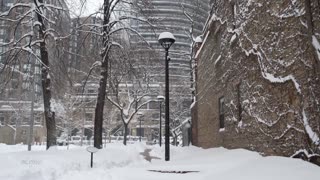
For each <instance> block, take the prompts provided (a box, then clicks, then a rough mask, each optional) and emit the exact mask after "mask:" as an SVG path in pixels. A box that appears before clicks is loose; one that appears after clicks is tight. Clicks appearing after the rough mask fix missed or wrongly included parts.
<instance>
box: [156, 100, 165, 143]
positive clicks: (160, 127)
mask: <svg viewBox="0 0 320 180" xmlns="http://www.w3.org/2000/svg"><path fill="white" fill-rule="evenodd" d="M157 99H158V101H159V106H160V107H159V108H160V120H159V146H160V147H161V144H162V119H161V116H162V107H161V106H162V102H163V101H164V99H165V98H164V97H163V96H157Z"/></svg>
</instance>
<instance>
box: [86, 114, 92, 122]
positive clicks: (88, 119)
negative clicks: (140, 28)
mask: <svg viewBox="0 0 320 180" xmlns="http://www.w3.org/2000/svg"><path fill="white" fill-rule="evenodd" d="M92 118H93V115H92V113H86V121H92Z"/></svg>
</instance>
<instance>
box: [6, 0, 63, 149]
mask: <svg viewBox="0 0 320 180" xmlns="http://www.w3.org/2000/svg"><path fill="white" fill-rule="evenodd" d="M65 10H66V6H65V4H64V2H63V1H55V2H54V3H53V4H49V3H47V2H45V1H43V0H34V1H31V2H27V1H17V2H15V3H14V4H13V6H12V7H11V8H10V9H9V10H8V11H6V12H4V13H1V14H0V19H1V20H4V21H6V22H8V23H9V24H10V27H11V28H12V30H13V31H11V32H12V33H11V34H10V37H11V39H9V41H8V42H5V43H2V44H0V45H1V46H5V47H6V49H7V50H6V51H5V52H4V53H3V54H4V55H5V56H6V57H7V58H6V60H5V62H4V68H3V69H7V67H10V66H12V65H15V64H16V62H17V61H23V59H24V58H17V57H19V56H20V57H23V56H24V54H30V55H32V56H33V57H34V58H35V59H36V60H37V61H38V62H39V63H40V64H41V81H42V92H43V104H44V115H45V120H46V127H47V149H48V148H49V147H51V146H54V145H55V144H56V123H55V113H54V111H52V108H51V96H52V95H51V76H50V59H49V52H48V51H49V50H48V49H49V44H50V43H51V44H55V43H57V41H59V40H60V37H61V36H62V34H60V33H59V28H58V27H59V26H60V25H61V24H62V22H63V20H65V19H67V18H66V14H67V13H66V12H65Z"/></svg>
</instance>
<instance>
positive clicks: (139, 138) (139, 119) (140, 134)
mask: <svg viewBox="0 0 320 180" xmlns="http://www.w3.org/2000/svg"><path fill="white" fill-rule="evenodd" d="M139 121H140V128H139V131H140V133H139V134H140V137H139V141H140V142H141V136H142V129H141V118H139Z"/></svg>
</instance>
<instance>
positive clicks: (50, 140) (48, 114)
mask: <svg viewBox="0 0 320 180" xmlns="http://www.w3.org/2000/svg"><path fill="white" fill-rule="evenodd" d="M38 2H39V3H43V0H38ZM34 3H35V5H36V8H37V11H36V13H37V18H38V21H39V22H40V24H41V26H40V27H39V38H40V39H41V40H42V41H41V42H40V58H41V62H42V68H41V80H42V91H43V104H44V117H45V122H46V127H47V149H49V148H50V147H51V146H55V145H56V143H57V139H56V122H55V115H54V112H52V111H51V104H50V101H51V80H50V75H49V70H50V69H49V67H50V65H49V56H48V50H47V47H46V42H45V31H46V28H45V25H44V21H43V18H42V15H43V14H42V15H41V14H40V13H42V11H41V9H40V7H39V4H38V3H37V1H36V0H34Z"/></svg>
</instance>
